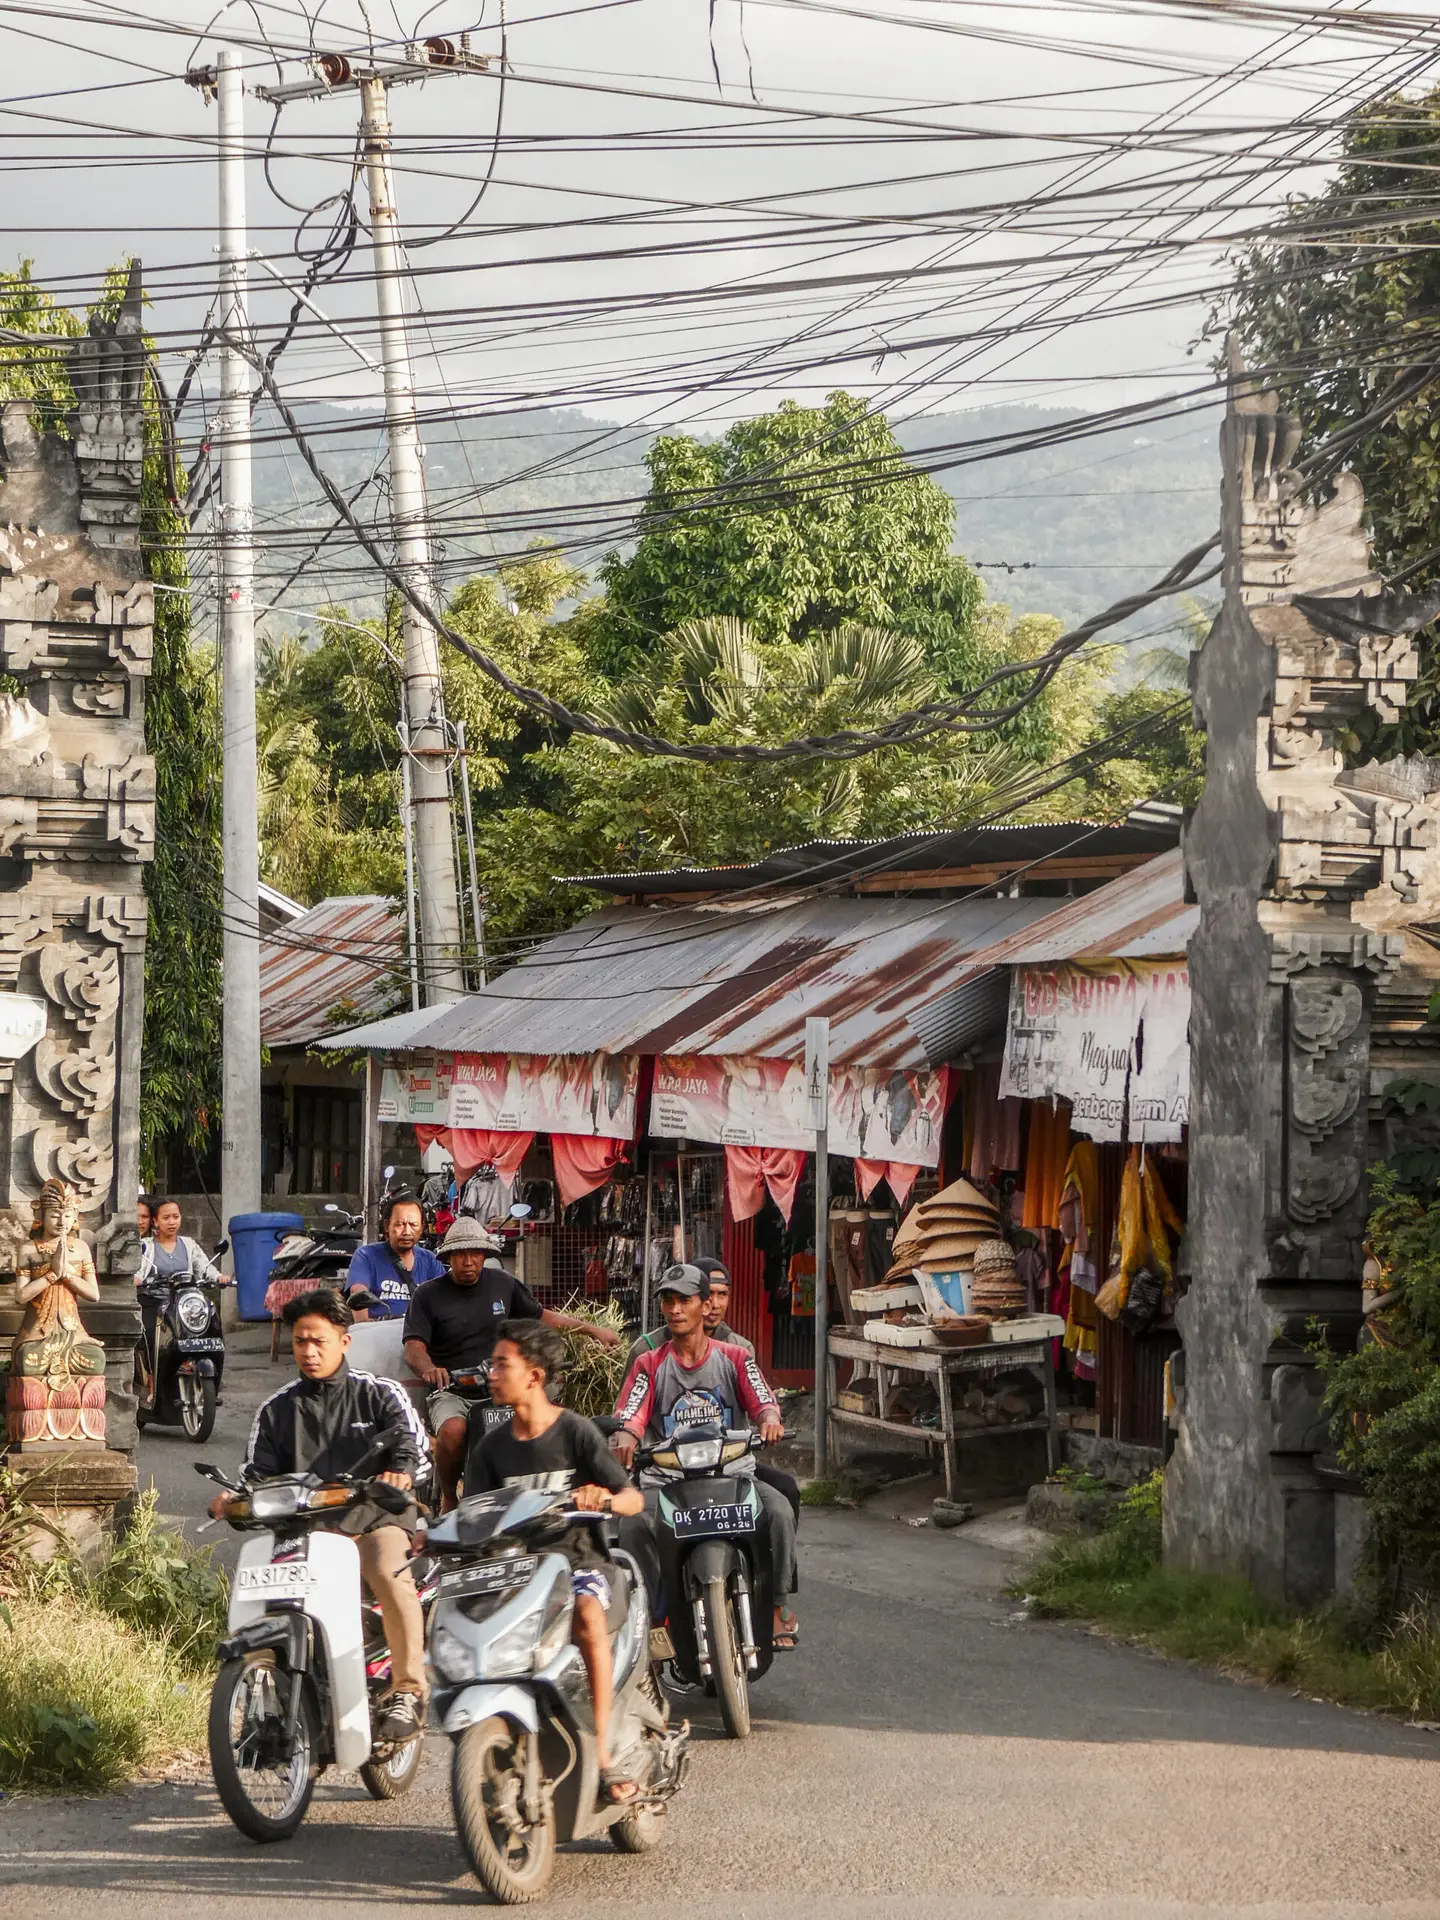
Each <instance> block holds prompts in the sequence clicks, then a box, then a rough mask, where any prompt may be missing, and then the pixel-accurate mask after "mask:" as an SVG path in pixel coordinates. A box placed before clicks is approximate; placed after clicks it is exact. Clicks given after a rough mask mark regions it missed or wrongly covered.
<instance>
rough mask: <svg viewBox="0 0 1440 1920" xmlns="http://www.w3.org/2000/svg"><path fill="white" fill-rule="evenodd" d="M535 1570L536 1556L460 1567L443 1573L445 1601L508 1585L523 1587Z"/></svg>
mask: <svg viewBox="0 0 1440 1920" xmlns="http://www.w3.org/2000/svg"><path fill="white" fill-rule="evenodd" d="M534 1571H535V1556H534V1554H530V1555H529V1556H528V1557H526V1558H524V1559H521V1560H490V1561H487V1562H486V1563H485V1565H484V1566H479V1567H456V1568H455V1570H454V1571H453V1572H452V1573H442V1574H441V1576H440V1585H439V1588H438V1593H439V1597H440V1598H441V1599H442V1600H460V1599H463V1598H464V1596H465V1595H466V1594H470V1593H503V1592H504V1591H505V1589H506V1588H507V1587H523V1586H524V1584H525V1582H526V1581H527V1580H528V1579H529V1578H530V1576H531V1574H532V1573H534Z"/></svg>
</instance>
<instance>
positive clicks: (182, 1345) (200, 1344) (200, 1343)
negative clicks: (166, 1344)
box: [176, 1339, 225, 1353]
mask: <svg viewBox="0 0 1440 1920" xmlns="http://www.w3.org/2000/svg"><path fill="white" fill-rule="evenodd" d="M176 1344H177V1346H178V1347H179V1349H180V1351H181V1353H222V1352H223V1351H224V1349H225V1342H224V1341H223V1340H212V1339H201V1340H180V1341H177V1342H176Z"/></svg>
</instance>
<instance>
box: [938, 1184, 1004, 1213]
mask: <svg viewBox="0 0 1440 1920" xmlns="http://www.w3.org/2000/svg"><path fill="white" fill-rule="evenodd" d="M925 1205H926V1206H927V1207H939V1206H950V1207H957V1206H965V1207H978V1208H979V1209H980V1210H981V1212H982V1213H989V1214H993V1213H994V1212H995V1203H994V1202H993V1201H992V1200H991V1198H990V1196H989V1194H987V1193H982V1192H981V1191H980V1189H979V1187H977V1186H975V1185H974V1184H973V1183H972V1182H971V1181H969V1180H952V1181H951V1183H950V1185H949V1186H948V1187H942V1188H941V1189H940V1191H939V1193H933V1194H931V1196H930V1198H929V1199H928V1200H927V1201H926V1202H925Z"/></svg>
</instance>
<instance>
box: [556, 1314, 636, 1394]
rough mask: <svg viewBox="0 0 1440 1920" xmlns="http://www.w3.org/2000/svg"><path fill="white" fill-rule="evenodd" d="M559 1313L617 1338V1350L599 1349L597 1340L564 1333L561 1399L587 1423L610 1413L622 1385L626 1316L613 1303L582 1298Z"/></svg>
mask: <svg viewBox="0 0 1440 1920" xmlns="http://www.w3.org/2000/svg"><path fill="white" fill-rule="evenodd" d="M562 1311H563V1312H565V1313H572V1314H574V1316H575V1317H576V1319H577V1320H584V1321H585V1322H586V1323H587V1324H588V1325H589V1326H592V1327H608V1328H609V1329H610V1330H611V1332H612V1333H617V1334H619V1336H620V1343H619V1345H618V1346H614V1347H602V1346H601V1345H600V1343H599V1341H598V1340H591V1339H588V1338H587V1337H586V1336H585V1335H584V1334H582V1333H567V1334H566V1335H565V1378H564V1380H563V1381H562V1382H561V1396H560V1397H561V1399H562V1400H563V1401H564V1403H565V1405H566V1406H567V1407H569V1409H570V1410H571V1412H572V1413H583V1414H584V1415H585V1417H586V1419H587V1420H594V1419H597V1418H598V1417H599V1416H600V1415H601V1414H605V1413H613V1412H614V1411H615V1402H616V1401H617V1400H618V1399H619V1398H620V1389H621V1387H623V1386H624V1384H625V1355H626V1353H627V1351H628V1350H629V1343H628V1341H627V1340H626V1338H625V1315H624V1314H623V1312H622V1311H621V1310H620V1308H619V1306H618V1305H617V1304H616V1303H615V1301H613V1300H607V1301H605V1302H604V1303H603V1305H599V1306H597V1305H596V1303H595V1302H594V1301H593V1300H586V1299H585V1297H584V1296H583V1294H576V1295H575V1296H574V1297H573V1299H570V1300H567V1301H566V1302H565V1305H564V1308H563V1309H562Z"/></svg>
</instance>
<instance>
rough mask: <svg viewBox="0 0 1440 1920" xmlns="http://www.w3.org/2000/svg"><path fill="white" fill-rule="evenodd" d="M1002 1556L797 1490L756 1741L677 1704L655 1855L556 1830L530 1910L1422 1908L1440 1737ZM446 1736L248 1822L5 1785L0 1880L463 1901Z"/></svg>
mask: <svg viewBox="0 0 1440 1920" xmlns="http://www.w3.org/2000/svg"><path fill="white" fill-rule="evenodd" d="M238 1385H239V1377H238V1376H237V1388H238ZM239 1399H240V1395H239V1393H238V1391H237V1393H236V1396H235V1401H236V1407H235V1410H234V1412H233V1413H232V1410H231V1409H227V1414H228V1415H230V1416H231V1417H232V1418H233V1417H235V1414H237V1413H238V1401H239ZM162 1446H168V1443H166V1442H163V1441H162V1440H161V1439H160V1438H159V1437H156V1438H155V1439H154V1440H150V1439H147V1441H146V1444H145V1459H146V1461H147V1463H149V1464H150V1465H151V1467H152V1471H154V1472H155V1475H156V1478H157V1481H158V1482H159V1483H160V1484H161V1486H162V1489H163V1488H165V1487H167V1486H169V1485H172V1484H173V1485H184V1484H186V1482H187V1480H188V1474H189V1468H188V1458H189V1454H188V1450H183V1449H182V1448H181V1446H180V1445H179V1443H177V1444H176V1445H175V1446H174V1447H173V1448H169V1449H168V1450H167V1451H166V1452H165V1453H164V1455H163V1456H161V1457H160V1459H159V1464H158V1465H156V1464H155V1462H156V1459H157V1453H158V1450H159V1449H160V1448H161V1447H162ZM207 1451H219V1452H221V1453H222V1454H223V1455H224V1457H226V1458H228V1457H229V1452H227V1451H226V1450H225V1449H223V1448H219V1449H216V1448H212V1449H207ZM177 1457H179V1458H180V1459H181V1472H180V1473H178V1474H177V1472H176V1470H175V1461H176V1458H177ZM197 1485H198V1483H197ZM991 1531H992V1536H993V1529H992V1530H991ZM1009 1564H1010V1562H1009V1560H1008V1558H1007V1556H1006V1555H1005V1554H1004V1553H1003V1552H1001V1551H999V1550H998V1549H997V1548H996V1547H994V1546H991V1545H985V1544H982V1543H981V1542H979V1541H977V1540H975V1539H973V1538H967V1535H966V1534H965V1533H963V1532H962V1533H960V1534H954V1535H945V1534H936V1533H932V1532H929V1531H928V1530H927V1531H917V1530H914V1529H912V1528H910V1527H908V1526H905V1525H903V1524H901V1523H897V1522H896V1521H895V1520H894V1519H893V1518H887V1517H883V1516H881V1515H878V1514H866V1515H856V1514H848V1513H842V1512H838V1511H830V1512H810V1513H807V1514H806V1516H805V1523H804V1529H803V1533H802V1567H803V1591H802V1595H801V1599H802V1601H803V1618H804V1636H803V1640H802V1645H801V1648H800V1650H799V1652H798V1653H796V1654H795V1655H794V1656H793V1657H791V1658H789V1659H787V1660H784V1661H782V1662H779V1663H777V1666H776V1668H775V1670H774V1671H773V1672H772V1673H771V1675H770V1676H769V1677H768V1678H767V1679H766V1680H765V1681H764V1682H763V1683H762V1684H761V1686H760V1687H759V1688H757V1690H756V1695H755V1701H756V1707H757V1710H758V1718H757V1727H756V1732H755V1734H754V1737H753V1738H752V1739H751V1740H750V1741H749V1742H748V1743H746V1744H745V1745H742V1746H736V1745H733V1744H731V1743H728V1742H726V1741H724V1740H722V1739H720V1738H719V1737H718V1736H717V1733H716V1729H715V1724H714V1721H713V1718H712V1717H711V1716H710V1714H709V1711H708V1709H707V1708H706V1707H705V1705H704V1704H703V1703H702V1704H701V1707H700V1709H699V1711H698V1712H697V1714H696V1720H697V1729H698V1748H697V1755H696V1761H695V1766H694V1768H693V1770H692V1773H691V1777H690V1783H689V1785H688V1786H687V1788H686V1791H685V1793H684V1794H683V1795H682V1796H681V1799H680V1800H679V1802H677V1804H676V1806H675V1809H674V1811H673V1813H672V1815H671V1820H670V1827H671V1831H670V1834H669V1836H668V1838H667V1841H666V1844H665V1847H664V1848H663V1849H662V1851H661V1852H659V1853H657V1854H655V1855H652V1856H649V1857H647V1858H644V1859H639V1860H633V1859H622V1858H621V1857H620V1856H618V1855H616V1854H613V1853H611V1852H610V1851H609V1849H608V1847H605V1846H603V1845H601V1846H599V1847H595V1848H590V1849H587V1850H583V1851H577V1852H573V1853H570V1854H568V1855H566V1856H564V1857H562V1859H561V1862H560V1864H559V1868H558V1871H557V1874H556V1878H555V1883H554V1890H553V1894H552V1896H551V1897H550V1898H549V1899H547V1900H546V1902H545V1903H544V1907H543V1911H545V1912H547V1913H551V1912H553V1913H557V1914H566V1915H570V1914H573V1915H576V1916H580V1915H584V1916H587V1920H611V1917H612V1916H614V1920H620V1916H622V1915H623V1916H624V1917H625V1920H673V1916H675V1915H676V1914H677V1913H681V1912H684V1913H687V1914H688V1913H702V1914H703V1915H704V1916H705V1920H718V1917H719V1916H722V1915H723V1916H724V1920H760V1917H761V1916H764V1920H862V1917H863V1920H872V1917H873V1916H878V1917H879V1920H888V1917H889V1916H895V1917H896V1920H899V1916H901V1915H902V1914H903V1915H904V1916H905V1917H906V1920H939V1916H951V1915H963V1916H970V1915H974V1916H984V1920H1002V1917H1003V1920H1022V1917H1023V1920H1071V1917H1072V1916H1074V1917H1075V1920H1080V1916H1084V1920H1099V1916H1104V1920H1131V1916H1133V1917H1134V1920H1182V1916H1183V1920H1198V1917H1199V1916H1205V1920H1215V1917H1217V1916H1230V1915H1235V1916H1240V1915H1244V1916H1245V1917H1246V1920H1352V1917H1353V1920H1360V1916H1362V1915H1363V1916H1364V1917H1365V1920H1400V1917H1401V1916H1405V1917H1406V1920H1414V1917H1417V1916H1422V1915H1423V1916H1426V1917H1427V1920H1430V1917H1432V1916H1433V1917H1435V1920H1440V1766H1437V1761H1440V1736H1434V1735H1429V1734H1425V1733H1422V1732H1416V1731H1410V1730H1407V1729H1405V1728H1401V1727H1397V1726H1394V1725H1392V1724H1390V1723H1388V1722H1385V1721H1381V1720H1378V1719H1370V1718H1366V1717H1363V1716H1360V1715H1356V1714H1349V1713H1345V1712H1342V1711H1340V1710H1339V1709H1336V1708H1331V1707H1325V1706H1321V1705H1317V1704H1315V1703H1312V1702H1309V1701H1304V1700H1296V1699H1292V1698H1290V1697H1288V1696H1286V1695H1284V1694H1279V1693H1272V1692H1266V1691H1263V1690H1261V1689H1258V1688H1252V1687H1244V1686H1237V1685H1232V1684H1230V1683H1228V1682H1226V1681H1224V1680H1221V1679H1219V1678H1216V1677H1214V1676H1211V1675H1209V1674H1205V1673H1200V1672H1196V1671H1192V1670H1190V1669H1188V1668H1185V1667H1177V1666H1173V1665H1170V1664H1168V1663H1166V1662H1163V1661H1160V1660H1158V1659H1155V1658H1153V1657H1151V1656H1149V1655H1147V1654H1144V1653H1140V1652H1137V1651H1134V1650H1132V1649H1129V1648H1124V1647H1116V1646H1114V1645H1111V1644H1110V1643H1108V1642H1107V1641H1104V1640H1102V1639H1100V1638H1099V1637H1097V1636H1094V1635H1091V1634H1087V1633H1085V1632H1083V1631H1080V1630H1077V1629H1075V1628H1072V1627H1066V1626H1059V1625H1047V1624H1040V1623H1036V1622H1031V1621H1025V1620H1017V1619H1016V1618H1015V1617H1014V1615H1013V1609H1012V1607H1011V1604H1010V1603H1009V1602H1007V1601H1006V1600H1005V1598H1004V1597H1003V1593H1002V1591H1001V1587H1002V1583H1003V1579H1004V1576H1005V1574H1006V1572H1007V1570H1008V1567H1009ZM445 1762H446V1756H445V1753H444V1752H443V1750H442V1749H440V1746H439V1743H432V1751H431V1753H430V1755H429V1756H428V1758H427V1762H426V1769H425V1772H424V1774H423V1775H422V1779H421V1782H420V1785H419V1786H418V1787H417V1789H416V1790H415V1792H414V1793H413V1794H412V1795H411V1796H410V1798H409V1799H408V1800H407V1801H405V1802H402V1803H400V1804H399V1805H398V1806H394V1807H385V1808H382V1807H377V1806H375V1805H373V1804H372V1803H371V1802H370V1801H369V1800H368V1799H367V1798H366V1797H365V1796H364V1794H363V1792H362V1791H361V1790H360V1789H359V1787H358V1785H352V1784H351V1783H349V1782H346V1781H343V1780H342V1781H339V1782H337V1783H336V1784H334V1785H331V1784H330V1783H328V1782H327V1783H325V1784H324V1785H323V1786H322V1788H321V1789H320V1791H319V1793H318V1794H317V1797H316V1802H315V1805H314V1807H313V1809H312V1813H311V1817H310V1820H309V1822H308V1823H307V1825H306V1827H305V1828H304V1829H303V1830H302V1833H301V1835H300V1836H299V1837H298V1839H297V1840H296V1841H294V1842H293V1843H291V1844H290V1845H288V1846H286V1847H283V1848H277V1849H271V1850H260V1849H256V1848H254V1847H252V1846H250V1845H249V1844H248V1843H247V1842H245V1841H243V1840H241V1839H240V1838H239V1836H238V1835H236V1834H235V1833H234V1832H233V1831H232V1830H231V1829H230V1827H229V1826H228V1825H227V1824H226V1822H225V1821H224V1818H223V1816H222V1815H220V1813H219V1811H218V1808H217V1806H216V1803H215V1801H214V1799H213V1797H212V1796H211V1795H210V1793H209V1792H208V1791H207V1790H205V1789H204V1788H202V1787H192V1786H176V1785H168V1786H159V1787H149V1788H144V1789H140V1790H137V1791H135V1792H132V1793H130V1794H128V1795H124V1796H121V1797H119V1798H117V1799H112V1800H103V1801H98V1802H97V1801H89V1802H84V1801H64V1802H48V1803H47V1802H37V1801H26V1800H18V1801H11V1802H9V1803H7V1804H6V1805H5V1806H4V1807H0V1889H3V1891H0V1908H3V1910H4V1911H5V1912H6V1913H7V1914H9V1915H21V1916H27V1917H28V1916H30V1915H36V1916H39V1915H42V1914H43V1915H45V1916H47V1920H49V1917H50V1916H53V1917H54V1920H63V1917H64V1916H69V1915H78V1914H80V1913H82V1912H83V1913H85V1914H87V1915H89V1914H91V1913H94V1912H100V1913H103V1914H104V1915H105V1916H106V1920H130V1917H131V1916H135V1917H136V1920H139V1917H140V1916H144V1920H194V1915H195V1913H196V1911H197V1908H203V1911H204V1913H205V1915H206V1917H207V1920H261V1917H262V1916H263V1920H278V1916H283V1915H284V1914H286V1913H288V1912H291V1911H298V1910H299V1909H300V1908H301V1907H302V1906H303V1910H304V1912H305V1914H306V1920H340V1916H345V1920H353V1917H358V1916H361V1915H364V1914H366V1913H369V1912H373V1911H375V1910H376V1909H377V1908H380V1907H391V1906H395V1907H402V1908H405V1909H410V1908H415V1907H419V1908H440V1907H449V1906H456V1905H460V1906H470V1905H473V1904H475V1903H476V1901H477V1897H478V1896H477V1895H476V1893H475V1890H474V1886H473V1883H472V1882H471V1881H470V1880H469V1879H468V1877H467V1876H466V1874H465V1872H464V1869H463V1861H462V1859H461V1856H460V1854H459V1851H458V1848H457V1846H456V1843H455V1839H454V1835H453V1829H452V1825H451V1821H450V1816H449V1807H448V1801H447V1794H446V1781H445Z"/></svg>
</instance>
